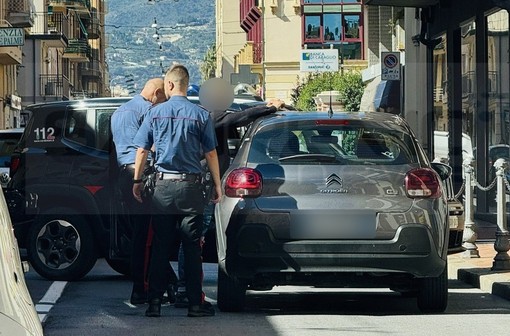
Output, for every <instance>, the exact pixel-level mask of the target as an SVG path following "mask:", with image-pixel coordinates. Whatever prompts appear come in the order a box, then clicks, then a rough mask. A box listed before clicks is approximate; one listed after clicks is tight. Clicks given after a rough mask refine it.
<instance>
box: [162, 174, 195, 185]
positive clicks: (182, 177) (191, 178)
mask: <svg viewBox="0 0 510 336" xmlns="http://www.w3.org/2000/svg"><path fill="white" fill-rule="evenodd" d="M158 178H159V179H160V180H172V181H185V182H195V183H200V182H202V175H201V174H195V173H158Z"/></svg>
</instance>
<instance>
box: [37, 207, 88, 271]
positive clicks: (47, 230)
mask: <svg viewBox="0 0 510 336" xmlns="http://www.w3.org/2000/svg"><path fill="white" fill-rule="evenodd" d="M58 213H67V214H68V213H69V209H53V210H51V211H47V212H46V213H43V214H41V215H40V216H38V217H37V219H36V220H35V222H34V224H33V225H32V227H31V228H30V232H29V234H28V244H27V253H28V259H29V261H30V264H31V265H32V267H34V269H35V270H36V272H37V273H39V274H40V275H41V276H43V277H45V278H47V279H49V280H64V281H72V280H78V279H81V278H83V277H84V276H85V275H86V274H87V273H88V272H89V271H90V270H91V269H92V267H93V266H94V264H95V262H96V260H97V256H96V252H95V247H94V239H93V235H92V232H91V230H90V227H89V225H88V224H87V223H86V222H85V221H84V220H83V219H82V218H81V217H80V216H78V215H70V214H68V215H56V214H58Z"/></svg>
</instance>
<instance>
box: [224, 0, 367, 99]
mask: <svg viewBox="0 0 510 336" xmlns="http://www.w3.org/2000/svg"><path fill="white" fill-rule="evenodd" d="M216 22H217V30H216V34H217V39H216V40H217V62H218V63H217V73H216V75H217V76H218V77H222V78H225V79H227V80H230V79H231V83H232V84H233V85H235V84H237V83H238V82H243V83H248V84H251V85H253V86H256V87H257V88H258V89H259V90H260V91H261V92H262V95H263V96H264V97H265V98H272V97H276V98H281V99H284V100H287V101H290V99H291V93H292V89H293V88H295V87H296V85H297V83H298V81H299V80H300V79H301V78H302V77H303V76H305V75H306V74H305V73H301V72H300V55H301V50H303V49H305V48H306V49H329V48H335V49H338V51H339V55H340V60H341V64H340V68H341V71H349V70H353V69H355V70H362V69H365V68H366V67H367V65H368V56H369V52H368V49H367V48H368V45H369V44H368V39H369V35H368V33H367V29H366V27H367V26H366V24H367V23H368V21H367V20H366V13H365V9H364V6H363V5H362V3H361V0H336V1H331V0H278V1H277V0H239V1H231V0H230V1H229V0H216Z"/></svg>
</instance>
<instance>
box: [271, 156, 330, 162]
mask: <svg viewBox="0 0 510 336" xmlns="http://www.w3.org/2000/svg"><path fill="white" fill-rule="evenodd" d="M278 161H305V162H337V161H338V160H337V157H336V156H335V155H331V154H297V155H290V156H285V157H282V158H279V159H278Z"/></svg>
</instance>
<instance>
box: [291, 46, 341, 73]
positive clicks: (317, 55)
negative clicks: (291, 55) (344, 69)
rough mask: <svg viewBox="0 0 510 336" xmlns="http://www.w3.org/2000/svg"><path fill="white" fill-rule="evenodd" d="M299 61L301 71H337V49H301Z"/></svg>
mask: <svg viewBox="0 0 510 336" xmlns="http://www.w3.org/2000/svg"><path fill="white" fill-rule="evenodd" d="M299 59H300V60H301V61H300V64H299V65H300V70H301V71H310V72H328V71H338V49H315V50H314V49H303V50H301V57H300V58H299Z"/></svg>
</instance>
